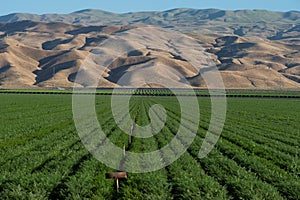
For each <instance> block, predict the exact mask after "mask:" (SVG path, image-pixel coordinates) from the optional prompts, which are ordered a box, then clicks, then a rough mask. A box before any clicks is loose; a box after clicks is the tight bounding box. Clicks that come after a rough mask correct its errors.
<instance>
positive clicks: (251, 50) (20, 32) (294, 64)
mask: <svg viewBox="0 0 300 200" xmlns="http://www.w3.org/2000/svg"><path fill="white" fill-rule="evenodd" d="M133 28H134V27H132V26H95V25H93V26H88V25H85V26H84V25H72V24H68V23H63V22H51V23H46V22H34V21H28V20H27V21H17V22H12V23H1V24H0V34H1V37H0V38H1V41H0V87H1V88H36V87H51V88H52V87H73V85H74V80H75V76H76V73H77V72H78V69H79V67H80V66H81V65H82V64H83V62H87V61H86V60H85V59H86V58H87V56H88V55H90V54H91V51H92V50H93V49H94V48H95V47H97V46H98V45H99V44H100V43H101V42H103V41H105V40H106V39H107V38H109V37H110V36H111V35H114V34H117V33H121V32H122V33H123V32H125V33H126V30H130V29H133ZM297 33H299V30H298V27H297V26H295V27H294V28H293V29H292V30H290V29H289V30H286V31H285V32H283V33H282V34H278V37H276V38H268V37H267V36H266V37H257V36H255V35H251V34H250V35H245V36H240V35H237V34H227V33H226V34H220V33H218V34H199V33H189V35H191V36H192V37H194V38H196V39H197V40H198V42H199V43H201V45H202V46H203V47H204V48H205V51H207V52H208V53H209V56H210V58H211V59H212V60H214V62H215V64H216V65H217V67H218V68H219V70H220V72H221V74H222V77H223V79H224V83H225V85H226V87H227V88H300V58H299V55H300V52H299V50H300V43H299V42H298V40H299V36H298V34H297ZM166 42H167V41H166ZM90 66H91V67H92V66H94V67H96V68H97V67H101V66H97V63H95V62H93V63H90ZM162 66H169V67H171V68H172V69H174V70H176V71H177V72H179V73H180V74H181V75H183V76H184V77H185V78H186V79H188V80H189V81H190V83H191V84H192V86H194V87H205V83H204V82H203V79H202V78H201V76H200V75H199V72H198V71H197V70H195V68H194V67H193V66H191V65H190V64H189V63H187V62H186V61H185V60H184V58H180V57H179V56H178V55H174V53H172V52H167V51H159V50H157V49H142V50H141V49H140V50H136V51H133V52H131V53H129V54H126V55H123V56H121V57H119V58H118V59H116V60H114V61H113V62H112V63H111V64H110V65H109V69H108V70H107V71H106V72H105V73H104V74H103V77H101V78H100V79H101V82H100V83H101V84H100V85H98V86H101V87H115V86H128V87H130V86H132V85H135V84H138V83H140V81H141V80H140V79H141V75H140V73H141V72H143V71H142V70H136V69H147V70H150V71H151V72H152V73H153V76H159V77H161V78H163V79H166V80H167V81H171V82H174V84H176V83H179V82H180V81H181V79H180V77H179V76H177V75H176V74H174V73H172V72H171V71H170V70H168V69H167V68H164V67H162ZM126 72H130V73H131V74H130V78H129V79H128V80H127V82H126V83H123V84H122V85H118V80H119V78H120V77H122V75H123V74H124V73H126ZM86 76H87V77H89V76H90V77H98V76H100V75H99V74H97V71H96V70H95V71H92V72H91V73H89V74H86ZM75 86H76V87H86V86H95V85H92V84H91V83H89V82H88V81H81V82H80V81H79V82H78V83H77V84H76V85H75Z"/></svg>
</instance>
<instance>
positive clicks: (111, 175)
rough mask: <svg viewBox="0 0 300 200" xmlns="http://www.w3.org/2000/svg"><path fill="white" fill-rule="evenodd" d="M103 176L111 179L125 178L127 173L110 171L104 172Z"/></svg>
mask: <svg viewBox="0 0 300 200" xmlns="http://www.w3.org/2000/svg"><path fill="white" fill-rule="evenodd" d="M105 177H106V178H107V179H112V178H119V179H122V178H127V173H126V172H112V173H106V174H105Z"/></svg>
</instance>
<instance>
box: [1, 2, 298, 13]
mask: <svg viewBox="0 0 300 200" xmlns="http://www.w3.org/2000/svg"><path fill="white" fill-rule="evenodd" d="M3 2H4V1H2V3H3ZM180 7H184V8H199V9H201V8H220V9H227V10H228V9H229V10H236V9H267V10H276V11H288V10H298V11H300V0H149V1H147V0H146V1H143V0H44V1H41V0H24V1H20V0H7V1H5V3H4V5H3V4H2V6H1V7H0V15H5V14H9V13H14V12H27V13H37V14H43V13H70V12H73V11H77V10H82V9H87V8H93V9H102V10H106V11H111V12H117V13H124V12H135V11H150V10H168V9H172V8H180Z"/></svg>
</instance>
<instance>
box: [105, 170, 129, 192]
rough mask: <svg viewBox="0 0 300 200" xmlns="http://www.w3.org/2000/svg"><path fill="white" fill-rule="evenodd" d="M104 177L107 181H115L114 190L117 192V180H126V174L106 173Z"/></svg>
mask: <svg viewBox="0 0 300 200" xmlns="http://www.w3.org/2000/svg"><path fill="white" fill-rule="evenodd" d="M105 177H106V178H107V179H115V181H116V190H117V192H119V187H120V186H119V179H124V178H127V173H126V172H112V173H106V174H105Z"/></svg>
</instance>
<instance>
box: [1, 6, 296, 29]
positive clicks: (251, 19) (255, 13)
mask: <svg viewBox="0 0 300 200" xmlns="http://www.w3.org/2000/svg"><path fill="white" fill-rule="evenodd" d="M23 20H31V21H40V22H65V23H70V24H85V25H136V24H151V25H157V26H162V27H170V28H171V27H173V28H175V29H179V30H184V31H191V30H193V31H195V30H200V29H201V28H203V27H204V28H207V29H208V30H210V31H213V32H216V31H217V32H222V31H223V32H229V31H235V33H236V34H239V35H244V34H247V30H248V29H249V28H258V29H262V28H265V27H266V26H267V25H266V24H272V25H270V27H272V26H276V27H278V28H280V29H284V28H285V26H284V25H283V24H285V25H286V24H299V23H300V12H298V11H290V12H274V11H267V10H236V11H225V10H219V9H202V10H199V9H188V8H179V9H172V10H167V11H162V12H136V13H124V14H116V13H111V12H106V11H102V10H92V9H86V10H81V11H77V12H73V13H70V14H43V15H35V14H25V13H14V14H9V15H6V16H2V17H0V22H17V21H23ZM224 22H225V23H226V24H227V25H226V26H225V27H224V26H223V23H224ZM229 24H231V25H230V26H229ZM236 24H239V25H241V24H243V27H241V29H239V28H237V27H236V26H235V25H236ZM209 25H213V26H214V28H212V27H210V28H209V27H208V26H209ZM254 25H255V26H254ZM244 29H245V30H244Z"/></svg>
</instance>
